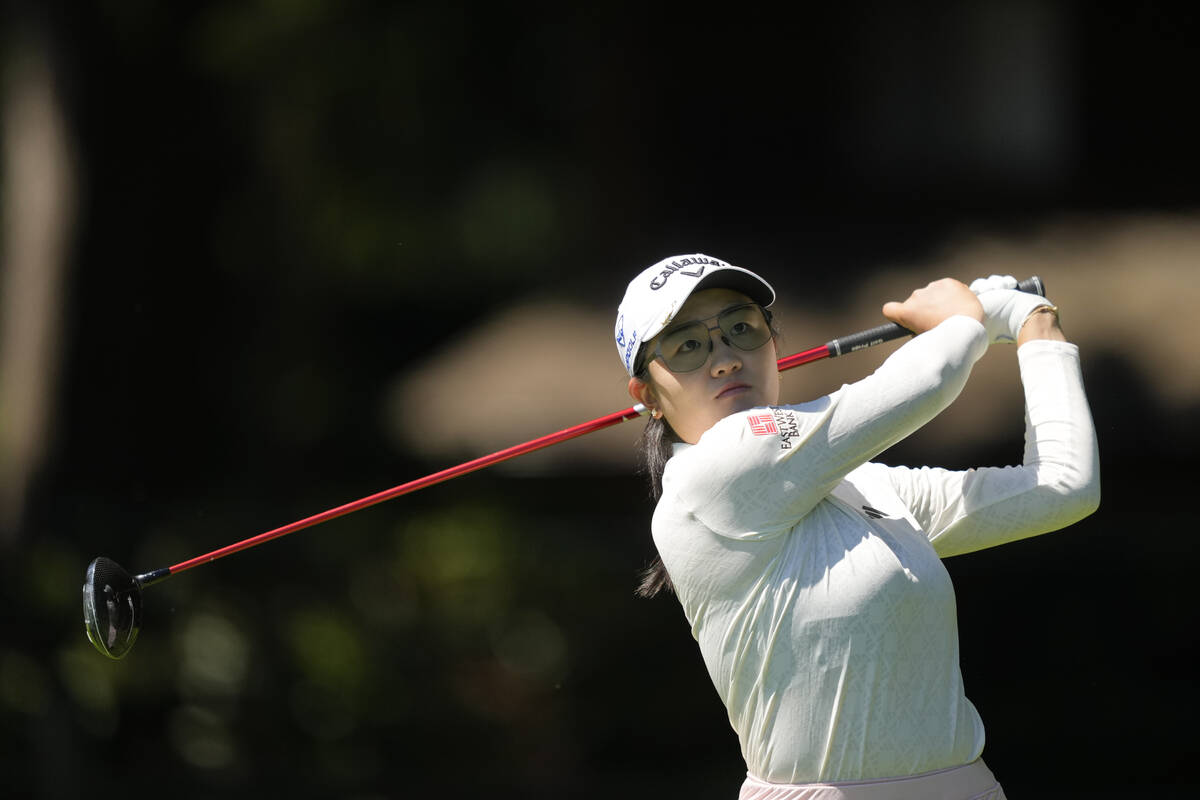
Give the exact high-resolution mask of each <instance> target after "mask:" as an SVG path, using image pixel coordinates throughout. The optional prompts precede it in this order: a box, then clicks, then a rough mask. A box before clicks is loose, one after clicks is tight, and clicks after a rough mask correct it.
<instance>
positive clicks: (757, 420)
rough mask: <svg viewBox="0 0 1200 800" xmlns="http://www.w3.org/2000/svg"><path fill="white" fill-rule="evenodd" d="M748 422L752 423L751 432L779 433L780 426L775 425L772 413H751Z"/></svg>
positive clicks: (760, 434)
mask: <svg viewBox="0 0 1200 800" xmlns="http://www.w3.org/2000/svg"><path fill="white" fill-rule="evenodd" d="M746 422H748V423H750V432H751V433H753V434H754V435H755V436H770V435H771V434H773V433H779V428H777V427H775V417H773V416H771V415H770V414H751V415H750V416H748V417H746Z"/></svg>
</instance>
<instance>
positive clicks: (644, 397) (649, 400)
mask: <svg viewBox="0 0 1200 800" xmlns="http://www.w3.org/2000/svg"><path fill="white" fill-rule="evenodd" d="M629 396H630V397H632V398H633V399H634V400H636V401H637V402H639V403H641V404H642V405H644V406H645V407H646V408H648V409H650V410H651V411H653V410H654V406H655V403H656V402H657V401H656V400H655V399H654V390H653V389H651V388H650V384H649V383H647V382H646V381H644V380H642V379H641V378H630V379H629Z"/></svg>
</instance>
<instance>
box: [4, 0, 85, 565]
mask: <svg viewBox="0 0 1200 800" xmlns="http://www.w3.org/2000/svg"><path fill="white" fill-rule="evenodd" d="M8 22H9V24H8V25H7V26H6V27H7V29H8V37H7V41H5V42H3V50H0V56H2V60H3V65H2V68H3V73H2V77H3V82H2V84H0V87H2V88H0V91H2V94H0V121H2V128H0V139H2V142H3V144H2V148H3V156H2V159H3V160H2V166H0V242H2V244H0V542H3V543H11V542H12V541H14V540H15V539H16V538H17V536H18V535H19V531H20V527H21V519H22V513H23V509H24V503H25V498H26V494H27V492H28V488H29V486H30V483H31V481H32V479H33V477H34V475H35V473H36V471H37V469H38V467H39V466H40V464H41V462H42V459H43V457H44V455H45V452H46V446H47V444H48V438H49V434H50V430H51V426H50V421H51V419H52V417H53V410H54V408H55V407H56V403H55V385H56V383H57V373H58V360H59V343H60V329H61V324H62V318H63V315H62V303H63V279H64V271H65V267H66V263H67V258H68V245H69V242H70V235H71V229H72V226H73V222H74V211H75V180H74V169H73V164H72V156H71V147H70V141H69V134H68V131H67V126H66V122H65V118H64V114H63V109H62V105H61V102H60V96H59V93H58V92H57V91H56V87H55V75H54V68H53V60H52V53H51V47H50V39H49V37H48V35H47V34H46V32H45V27H44V26H40V25H37V24H34V23H33V22H32V21H31V20H28V19H21V18H19V17H18V18H16V19H13V18H11V17H10V19H9V20H8Z"/></svg>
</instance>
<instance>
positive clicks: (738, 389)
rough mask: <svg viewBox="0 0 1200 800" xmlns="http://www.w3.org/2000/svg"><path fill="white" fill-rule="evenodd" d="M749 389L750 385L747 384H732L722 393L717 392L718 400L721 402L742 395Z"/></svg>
mask: <svg viewBox="0 0 1200 800" xmlns="http://www.w3.org/2000/svg"><path fill="white" fill-rule="evenodd" d="M749 388H750V385H749V384H746V383H731V384H729V385H728V386H726V387H725V388H724V389H722V390H721V391H719V392H717V399H718V400H720V399H722V398H725V397H732V396H734V395H736V394H741V393H742V392H744V391H747V390H748V389H749Z"/></svg>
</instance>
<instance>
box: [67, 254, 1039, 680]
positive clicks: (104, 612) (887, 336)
mask: <svg viewBox="0 0 1200 800" xmlns="http://www.w3.org/2000/svg"><path fill="white" fill-rule="evenodd" d="M1017 288H1018V289H1020V290H1021V291H1023V292H1029V293H1033V294H1039V295H1042V296H1043V297H1044V296H1045V294H1046V288H1045V285H1044V284H1043V283H1042V281H1041V280H1040V279H1039V278H1038V277H1037V276H1034V277H1032V278H1028V279H1026V280H1024V281H1021V282H1020V283H1019V284H1018V286H1017ZM911 334H912V331H909V330H907V329H905V328H902V327H901V326H899V325H897V324H896V323H894V322H890V323H887V324H886V325H880V326H878V327H875V328H870V329H868V330H865V331H859V332H858V333H852V334H849V335H847V336H842V337H840V338H837V339H834V340H832V341H830V342H827V343H826V344H823V345H821V346H819V347H814V348H812V349H810V350H805V351H803V352H800V353H795V354H793V355H790V356H785V357H784V358H781V359H779V362H778V366H779V369H780V370H787V369H792V368H793V367H798V366H800V365H801V364H808V363H810V362H813V361H819V360H821V359H824V358H836V357H837V356H840V355H843V354H845V353H851V352H854V351H855V350H862V349H864V348H867V347H874V346H875V345H877V344H882V343H883V342H888V341H892V340H893V339H899V338H902V337H904V336H909V335H911ZM645 412H646V408H645V406H643V405H641V404H640V403H639V404H638V405H635V406H631V407H629V408H626V409H624V410H623V411H616V412H613V413H612V414H606V415H605V416H603V417H597V418H596V419H594V420H591V421H589V422H584V423H581V424H579V425H575V426H572V427H570V428H564V429H563V430H561V431H558V432H557V433H551V434H547V435H545V436H541V437H539V438H537V439H532V440H530V441H528V442H525V443H523V444H518V445H514V446H512V447H508V448H505V449H504V450H499V451H497V452H495V453H492V454H491V455H486V456H482V457H480V458H476V459H474V460H472V461H467V462H465V463H462V464H459V465H458V466H455V467H450V468H448V469H444V470H442V471H440V472H435V473H433V474H431V475H426V476H425V477H423V478H418V479H416V480H413V481H409V482H408V483H404V484H401V485H399V486H394V487H392V488H391V489H386V490H384V491H382V492H377V493H375V494H372V495H368V496H367V497H363V498H360V499H358V500H355V501H353V502H350V503H346V504H344V505H340V506H337V507H335V508H331V509H328V510H327V511H322V512H321V513H319V514H314V515H313V516H311V517H305V518H304V519H301V520H297V521H296V522H293V523H291V524H289V525H284V526H283V527H281V528H275V529H274V530H270V531H267V532H265V533H260V534H258V535H257V536H252V537H250V538H249V539H244V540H242V541H240V542H236V543H234V544H231V545H228V546H226V547H222V548H219V549H217V550H213V551H212V552H211V553H205V554H204V555H201V556H196V557H195V558H192V559H189V560H187V561H182V562H180V563H178V564H175V565H174V566H170V567H163V568H161V569H156V570H153V571H151V572H146V573H142V574H140V575H130V574H129V573H128V572H126V571H125V570H124V569H123V568H122V567H121V565H119V564H118V563H117V562H115V561H113V560H112V559H109V558H105V557H103V556H101V557H99V558H97V559H95V560H93V561H92V563H91V564H89V565H88V568H87V573H86V577H85V579H84V584H83V624H84V627H85V629H86V630H87V636H88V639H89V640H90V641H91V642H92V644H93V645H95V647H96V649H97V650H99V651H100V652H101V653H103V654H104V655H106V656H108V657H109V658H112V659H119V658H122V657H124V656H125V654H126V653H128V652H129V650H130V648H132V647H133V643H134V641H135V640H136V639H137V635H138V630H139V629H140V628H141V621H142V589H143V588H144V587H146V586H152V585H153V584H155V583H158V582H159V581H162V580H165V579H166V578H169V577H170V576H172V575H177V574H179V573H180V572H183V571H185V570H189V569H191V568H192V567H198V566H200V565H201V564H207V563H209V562H210V561H216V560H217V559H218V558H223V557H224V556H228V555H232V554H233V553H237V552H239V551H241V550H246V549H249V548H251V547H255V546H257V545H260V544H262V543H263V542H268V541H270V540H272V539H278V538H279V537H281V536H286V535H287V534H289V533H295V532H296V531H298V530H303V529H304V528H309V527H312V526H313V525H319V524H320V523H322V522H328V521H329V520H331V519H336V518H338V517H341V516H344V515H346V514H350V513H353V512H355V511H360V510H362V509H364V508H369V507H370V506H373V505H375V504H377V503H382V502H383V501H385V500H391V499H392V498H395V497H399V496H401V495H404V494H409V493H410V492H415V491H417V490H418V489H424V488H425V487H427V486H433V485H434V484H436V483H441V482H443V481H448V480H450V479H451V478H456V477H458V476H459V475H466V474H467V473H468V472H474V471H476V470H479V469H483V468H484V467H488V466H491V465H492V464H498V463H500V462H501V461H507V460H508V459H510V458H515V457H516V456H519V455H524V454H525V453H532V452H533V451H535V450H540V449H542V448H544V447H549V446H550V445H552V444H558V443H559V442H565V441H567V440H568V439H574V438H576V437H578V436H583V435H584V434H587V433H592V432H594V431H599V430H603V429H605V428H609V427H612V426H613V425H616V424H618V423H621V422H624V421H626V420H630V419H634V418H635V417H638V416H640V415H642V414H644V413H645Z"/></svg>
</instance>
